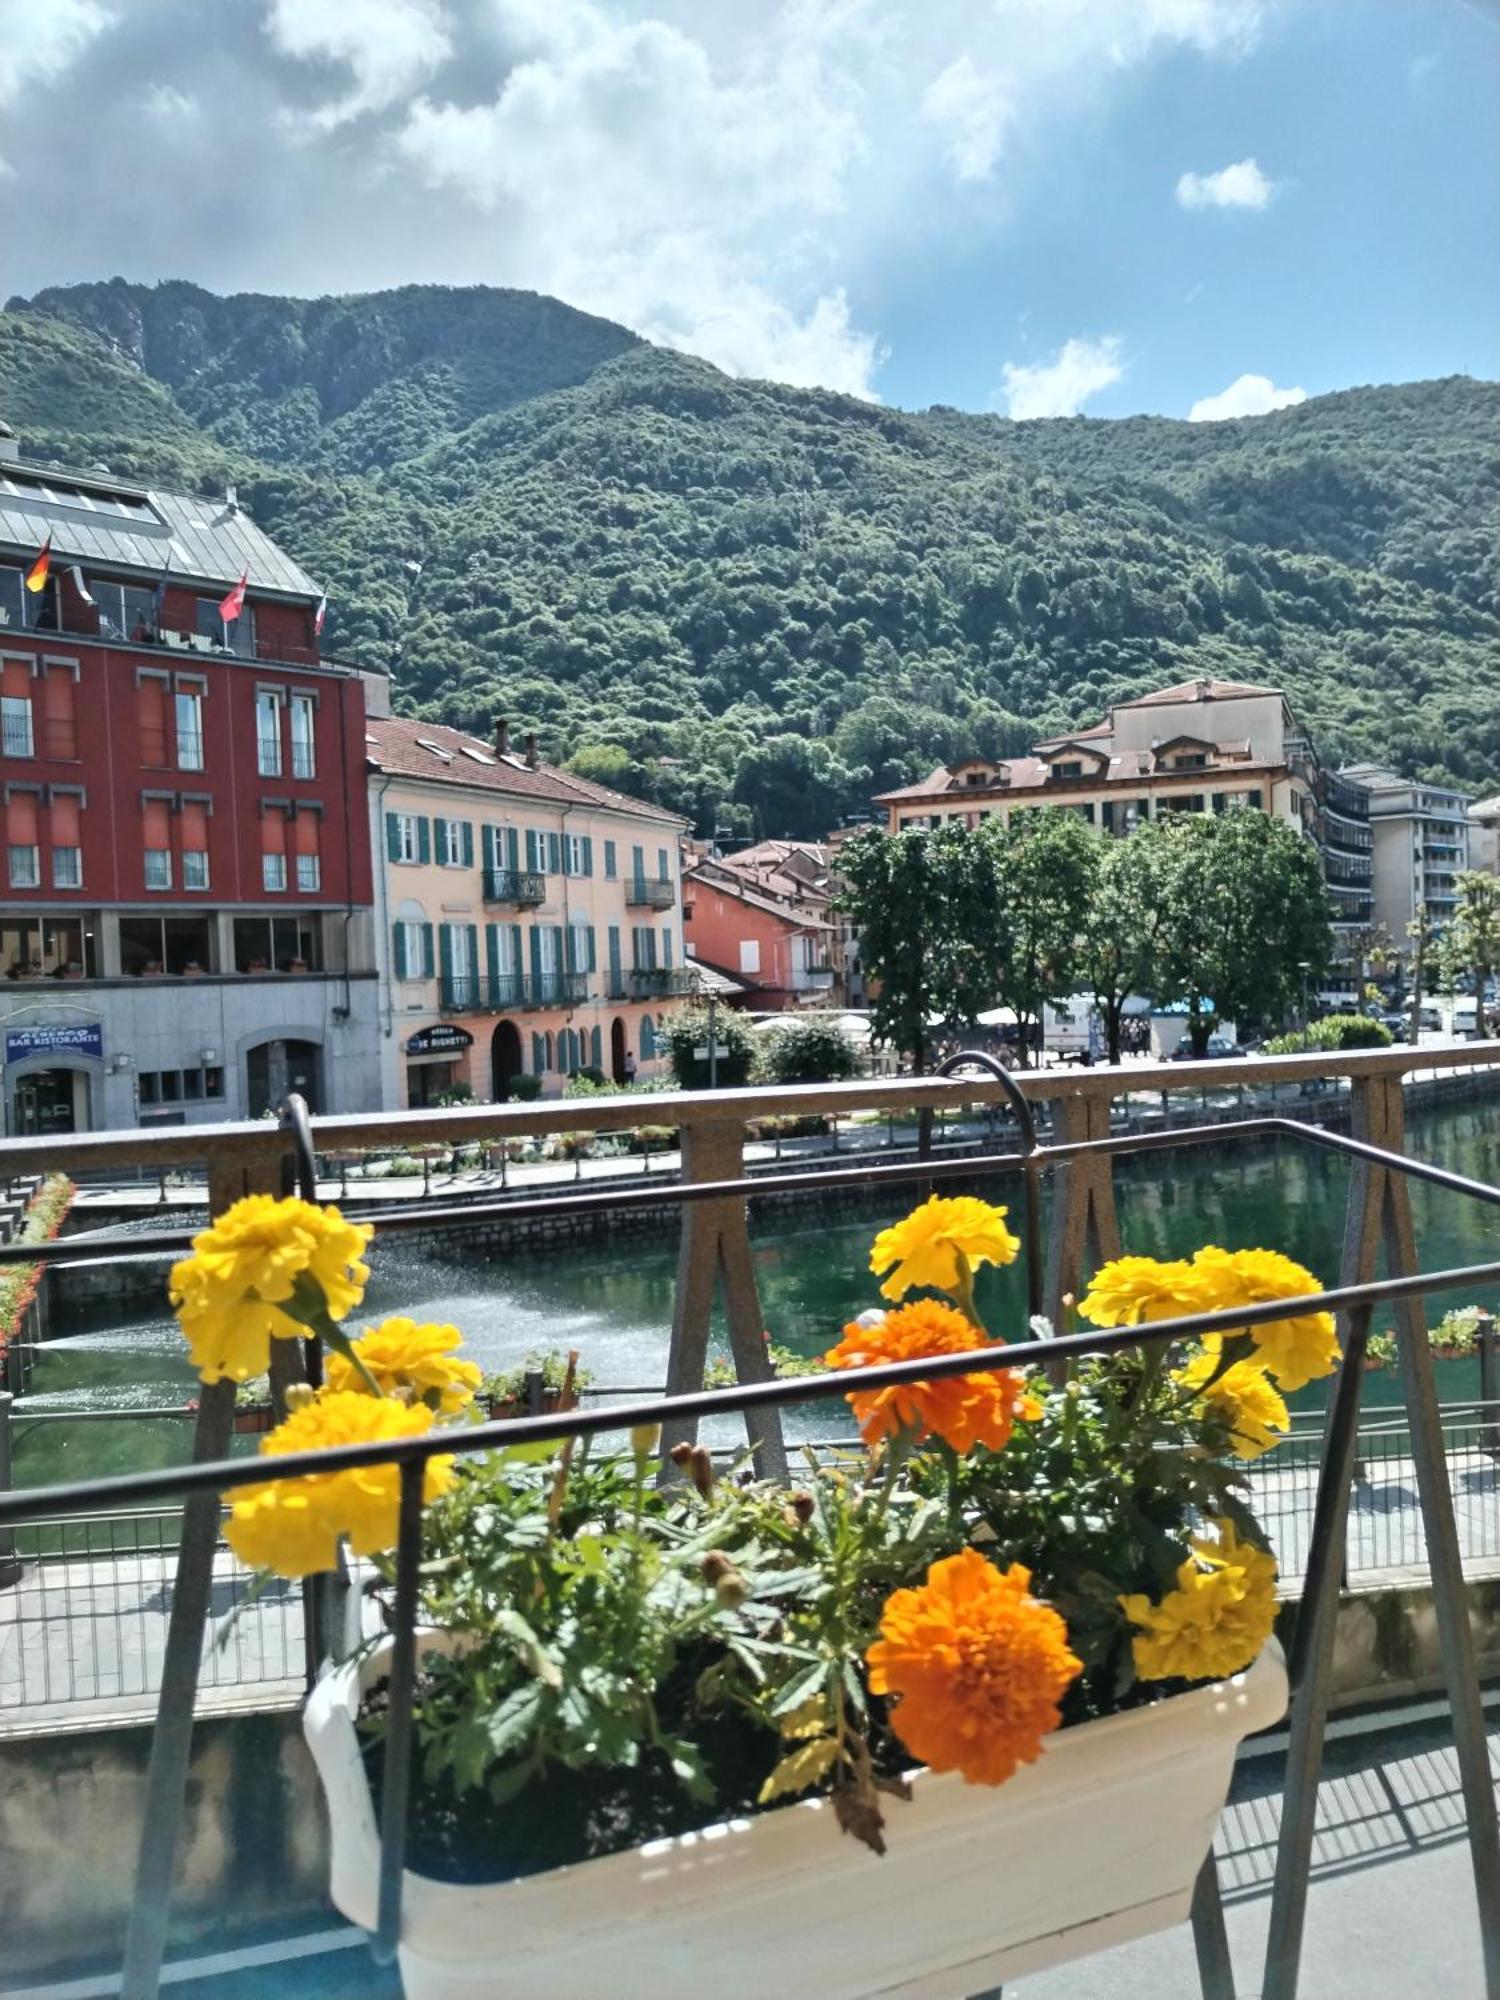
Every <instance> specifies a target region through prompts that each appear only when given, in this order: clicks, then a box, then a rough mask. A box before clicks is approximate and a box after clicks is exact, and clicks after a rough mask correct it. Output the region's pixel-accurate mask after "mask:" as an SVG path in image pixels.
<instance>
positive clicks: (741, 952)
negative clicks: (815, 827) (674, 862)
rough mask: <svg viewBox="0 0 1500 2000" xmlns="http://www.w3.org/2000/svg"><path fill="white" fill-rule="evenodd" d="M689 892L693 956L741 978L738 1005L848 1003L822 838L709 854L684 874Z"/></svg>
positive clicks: (764, 1008)
mask: <svg viewBox="0 0 1500 2000" xmlns="http://www.w3.org/2000/svg"><path fill="white" fill-rule="evenodd" d="M683 895H684V898H685V907H686V936H687V948H688V952H689V954H690V955H691V957H692V959H693V961H694V963H695V964H699V965H703V966H706V967H708V968H709V969H711V970H712V971H715V972H719V973H726V974H728V976H729V977H730V978H731V979H733V980H735V981H737V982H738V984H739V986H740V988H741V989H742V991H741V992H740V993H739V994H738V995H737V996H736V997H737V1002H738V1004H739V1005H740V1006H743V1007H749V1008H753V1009H755V1010H757V1011H761V1012H769V1013H781V1012H782V1011H784V1010H785V1009H788V1008H792V1007H808V1006H814V1007H828V1006H835V1005H842V1004H843V999H842V994H841V991H840V989H839V981H838V974H837V965H836V960H835V954H836V952H837V950H838V948H839V931H838V927H837V925H836V923H835V921H834V916H833V911H832V907H831V894H830V890H829V886H828V867H827V855H826V852H825V850H823V849H822V848H821V847H820V846H818V845H817V844H816V843H814V842H811V841H786V840H775V841H770V840H768V841H762V842H761V843H760V844H759V846H757V847H751V848H746V849H745V850H744V851H743V852H742V853H739V854H730V855H725V856H723V857H722V858H715V857H713V856H711V855H710V856H705V857H704V858H703V859H701V860H699V861H698V862H696V863H695V864H694V866H693V868H692V869H691V871H690V872H689V874H688V875H687V876H686V877H685V878H684V882H683Z"/></svg>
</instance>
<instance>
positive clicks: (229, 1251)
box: [168, 1194, 374, 1382]
mask: <svg viewBox="0 0 1500 2000" xmlns="http://www.w3.org/2000/svg"><path fill="white" fill-rule="evenodd" d="M373 1234H374V1232H373V1230H371V1229H370V1228H368V1227H367V1226H365V1225H363V1224H359V1223H353V1222H346V1221H345V1220H344V1218H343V1216H342V1215H341V1214H340V1213H339V1211H338V1210H337V1209H336V1208H315V1207H314V1206H313V1205H312V1203H311V1202H306V1201H297V1200H295V1199H292V1198H288V1199H286V1200H277V1198H276V1197H275V1196H274V1195H268V1194H252V1195H247V1196H246V1197H245V1199H244V1200H243V1201H237V1202H235V1203H234V1205H233V1207H231V1208H227V1209H226V1210H225V1211H224V1213H223V1214H222V1215H220V1216H216V1217H215V1219H214V1221H213V1222H212V1223H211V1224H210V1225H209V1227H208V1228H207V1229H205V1230H204V1231H203V1232H202V1234H201V1235H198V1236H195V1237H194V1238H193V1254H192V1255H191V1256H190V1257H185V1258H184V1259H183V1260H182V1262H181V1263H180V1264H174V1265H173V1267H172V1276H171V1281H170V1284H169V1287H168V1292H169V1296H170V1298H171V1301H172V1304H173V1305H174V1306H175V1307H176V1308H177V1317H178V1320H179V1321H180V1322H181V1325H182V1331H183V1333H184V1335H185V1336H186V1338H187V1343H188V1347H189V1349H190V1350H191V1353H192V1357H193V1366H194V1367H195V1368H196V1369H197V1371H198V1373H199V1375H200V1376H201V1377H202V1379H203V1380H204V1381H205V1382H222V1381H224V1380H225V1379H226V1378H227V1379H228V1380H229V1381H232V1382H246V1381H248V1380H249V1379H250V1377H251V1376H252V1375H263V1374H265V1372H266V1370H267V1368H268V1367H269V1366H270V1361H271V1341H272V1339H273V1338H274V1339H282V1340H289V1339H294V1338H295V1337H296V1336H298V1335H299V1334H301V1333H303V1332H305V1330H306V1329H305V1327H304V1325H303V1323H302V1321H301V1320H300V1319H298V1318H297V1317H296V1316H295V1315H294V1314H293V1313H292V1312H291V1311H290V1310H289V1309H288V1307H289V1302H290V1301H291V1299H292V1295H293V1293H294V1292H295V1291H296V1289H297V1285H298V1281H299V1280H300V1279H302V1278H303V1277H304V1276H306V1277H307V1278H308V1279H309V1280H310V1281H311V1282H312V1283H313V1284H315V1285H316V1286H317V1287H318V1289H319V1290H320V1291H321V1293H322V1295H323V1298H324V1300H325V1301H326V1302H327V1307H328V1314H329V1317H330V1318H331V1319H335V1320H339V1319H342V1318H343V1317H344V1315H345V1314H346V1313H348V1312H352V1311H353V1310H354V1308H355V1306H357V1305H358V1304H359V1302H360V1300H361V1299H362V1298H363V1297H364V1288H365V1280H366V1279H367V1278H368V1277H369V1275H370V1273H369V1270H368V1269H367V1267H366V1266H365V1265H364V1264H363V1263H362V1262H361V1261H360V1260H361V1258H362V1256H363V1254H364V1250H365V1246H366V1245H367V1244H368V1242H369V1240H370V1238H371V1236H372V1235H373Z"/></svg>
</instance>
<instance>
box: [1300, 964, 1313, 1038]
mask: <svg viewBox="0 0 1500 2000" xmlns="http://www.w3.org/2000/svg"><path fill="white" fill-rule="evenodd" d="M1297 970H1298V971H1299V972H1300V973H1301V974H1302V1053H1303V1054H1304V1055H1306V1053H1307V1043H1308V1032H1307V1031H1308V1019H1307V1016H1308V1004H1307V975H1308V974H1309V973H1310V972H1311V971H1312V964H1311V961H1310V960H1308V959H1305V958H1303V959H1299V960H1298V961H1297Z"/></svg>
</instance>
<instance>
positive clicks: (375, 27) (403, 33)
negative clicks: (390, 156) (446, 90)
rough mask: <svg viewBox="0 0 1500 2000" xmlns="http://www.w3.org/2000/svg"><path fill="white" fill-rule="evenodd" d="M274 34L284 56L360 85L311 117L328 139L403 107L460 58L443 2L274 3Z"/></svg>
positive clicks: (270, 20) (270, 29) (269, 22)
mask: <svg viewBox="0 0 1500 2000" xmlns="http://www.w3.org/2000/svg"><path fill="white" fill-rule="evenodd" d="M266 33H267V34H268V35H269V36H270V38H271V42H272V45H273V46H274V47H275V48H276V49H277V50H278V51H279V52H280V53H281V54H282V55H284V56H291V57H294V58H295V59H297V60H298V61H301V62H322V63H334V64H337V65H339V66H340V67H341V68H345V69H347V70H348V71H349V72H350V74H351V76H352V77H353V79H354V86H353V88H352V89H351V90H349V91H348V92H346V94H345V95H344V96H342V97H338V98H334V99H332V100H330V101H329V102H328V103H326V104H322V105H320V106H319V107H318V109H317V110H316V111H314V112H312V113H311V114H310V116H309V119H308V122H309V123H310V124H311V125H313V126H315V127H316V128H318V129H320V130H322V131H333V130H335V129H336V128H337V127H338V126H340V125H346V124H348V123H349V121H350V120H351V119H354V118H359V117H362V116H363V115H364V114H365V113H366V112H371V111H383V110H384V109H385V108H386V106H387V105H390V104H395V103H396V102H397V101H398V100H399V99H401V98H403V97H406V96H407V95H408V94H409V93H410V92H411V91H413V90H414V89H416V87H417V85H418V84H420V83H422V82H424V81H425V80H426V79H427V78H428V77H429V76H431V75H432V73H433V72H434V70H436V69H438V68H440V67H441V65H442V64H443V63H444V62H446V60H447V59H448V57H449V56H450V55H451V54H452V52H453V44H452V42H451V40H450V39H449V34H448V23H447V16H446V15H445V14H444V12H443V9H442V7H441V5H440V4H439V0H357V4H356V0H271V7H270V12H269V14H268V15H267V17H266Z"/></svg>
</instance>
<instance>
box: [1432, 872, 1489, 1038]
mask: <svg viewBox="0 0 1500 2000" xmlns="http://www.w3.org/2000/svg"><path fill="white" fill-rule="evenodd" d="M1454 886H1455V888H1456V889H1457V890H1458V908H1457V909H1456V910H1455V911H1454V912H1453V916H1452V919H1451V921H1450V923H1449V925H1448V932H1447V938H1446V940H1445V942H1446V943H1447V945H1448V949H1449V951H1450V952H1451V953H1452V958H1453V963H1454V965H1455V967H1456V968H1457V969H1458V970H1459V971H1461V972H1467V973H1469V974H1470V975H1471V976H1472V978H1473V981H1474V992H1475V995H1476V999H1475V1004H1474V1024H1475V1029H1476V1031H1477V1033H1478V1034H1480V1035H1481V1036H1483V1035H1484V1034H1485V1033H1486V1032H1487V1026H1488V1024H1487V1021H1486V1018H1485V1011H1484V1010H1485V1001H1486V999H1487V997H1488V988H1489V983H1490V980H1491V979H1492V978H1493V976H1494V973H1495V968H1496V967H1497V966H1500V876H1496V875H1491V874H1489V873H1487V872H1486V871H1485V870H1484V869H1482V868H1466V869H1465V870H1464V872H1463V873H1462V874H1461V875H1460V876H1459V877H1458V878H1457V880H1456V882H1455V884H1454Z"/></svg>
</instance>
